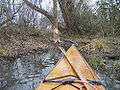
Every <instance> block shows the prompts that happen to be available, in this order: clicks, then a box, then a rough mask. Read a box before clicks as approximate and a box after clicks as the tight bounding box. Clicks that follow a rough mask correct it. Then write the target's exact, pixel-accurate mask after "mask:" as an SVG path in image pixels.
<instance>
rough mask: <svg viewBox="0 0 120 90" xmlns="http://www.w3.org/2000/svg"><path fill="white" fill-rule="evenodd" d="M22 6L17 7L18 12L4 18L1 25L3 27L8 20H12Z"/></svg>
mask: <svg viewBox="0 0 120 90" xmlns="http://www.w3.org/2000/svg"><path fill="white" fill-rule="evenodd" d="M21 8H22V5H21V6H20V7H19V8H18V9H17V11H16V12H14V13H13V14H12V15H11V17H9V18H7V19H6V20H4V21H3V22H2V23H1V24H0V27H2V26H3V25H4V24H6V23H7V22H9V21H11V20H12V19H13V17H14V16H15V14H16V13H18V11H19V10H20V9H21Z"/></svg>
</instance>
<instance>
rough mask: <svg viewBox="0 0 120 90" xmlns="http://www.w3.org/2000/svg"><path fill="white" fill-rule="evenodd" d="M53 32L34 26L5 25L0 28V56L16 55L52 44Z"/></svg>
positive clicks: (32, 51)
mask: <svg viewBox="0 0 120 90" xmlns="http://www.w3.org/2000/svg"><path fill="white" fill-rule="evenodd" d="M51 41H52V34H51V33H47V32H44V31H40V30H38V29H34V28H17V27H4V28H3V29H1V30H0V56H2V57H15V56H18V55H24V54H27V53H34V52H35V51H36V50H40V49H46V48H48V47H49V46H50V42H51Z"/></svg>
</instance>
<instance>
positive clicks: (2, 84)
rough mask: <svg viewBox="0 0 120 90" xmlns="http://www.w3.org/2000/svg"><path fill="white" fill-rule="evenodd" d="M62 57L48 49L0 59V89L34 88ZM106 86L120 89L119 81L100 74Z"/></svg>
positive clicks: (31, 89)
mask: <svg viewBox="0 0 120 90" xmlns="http://www.w3.org/2000/svg"><path fill="white" fill-rule="evenodd" d="M60 57H62V55H61V54H59V53H56V56H54V55H51V53H50V52H49V50H47V51H45V52H42V53H36V54H28V55H25V56H22V57H19V58H17V59H15V60H14V61H10V60H3V59H1V60H0V90H35V88H36V87H37V85H39V82H40V80H42V79H43V78H44V77H45V76H46V75H47V74H48V73H49V71H50V70H51V69H52V67H53V66H54V64H55V63H56V62H57V61H58V60H59V59H60ZM100 76H101V77H102V79H103V80H104V82H103V83H104V84H105V85H106V86H107V88H106V90H120V82H118V84H116V83H114V82H115V81H114V80H112V79H110V78H108V77H107V76H104V74H100Z"/></svg>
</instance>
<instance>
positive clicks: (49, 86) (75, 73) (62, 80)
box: [36, 46, 105, 90]
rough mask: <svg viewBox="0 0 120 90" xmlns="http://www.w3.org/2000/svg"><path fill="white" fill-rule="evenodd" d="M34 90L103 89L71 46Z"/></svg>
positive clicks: (96, 77) (90, 69) (89, 68)
mask: <svg viewBox="0 0 120 90" xmlns="http://www.w3.org/2000/svg"><path fill="white" fill-rule="evenodd" d="M62 52H63V53H64V51H62ZM36 90H105V88H104V87H103V85H102V84H101V83H100V82H99V77H98V76H97V74H96V73H95V72H94V71H93V70H92V68H91V67H90V66H89V65H88V63H87V62H86V60H85V59H84V58H83V57H82V56H81V55H80V53H79V52H78V50H77V49H76V47H75V46H71V47H70V48H69V49H68V51H67V52H66V53H64V58H63V59H62V60H59V62H58V63H57V64H56V66H55V67H54V68H53V70H52V71H51V72H50V73H49V74H48V76H47V77H46V78H45V80H43V81H41V83H40V85H38V87H37V88H36Z"/></svg>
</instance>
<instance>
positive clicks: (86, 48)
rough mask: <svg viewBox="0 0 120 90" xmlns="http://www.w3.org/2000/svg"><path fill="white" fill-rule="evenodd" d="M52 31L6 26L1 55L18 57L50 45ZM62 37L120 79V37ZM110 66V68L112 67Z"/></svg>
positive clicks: (0, 37)
mask: <svg viewBox="0 0 120 90" xmlns="http://www.w3.org/2000/svg"><path fill="white" fill-rule="evenodd" d="M52 38H53V37H52V33H51V32H48V31H40V30H35V29H33V28H29V29H28V28H27V29H25V28H17V27H13V26H12V27H5V28H3V29H1V30H0V56H1V57H16V56H18V55H24V54H27V53H35V52H36V51H37V50H39V49H46V48H49V47H50V46H51V45H52V44H51V42H52ZM61 40H62V41H64V42H65V44H64V45H67V43H66V42H68V44H69V43H74V44H76V46H77V48H78V50H79V51H80V52H81V53H82V54H83V56H84V57H85V58H86V59H87V60H88V61H89V63H90V64H91V66H92V67H93V68H95V69H96V70H100V71H104V72H105V73H106V74H111V73H113V74H114V75H113V74H112V75H113V76H114V77H115V78H116V79H117V80H120V37H93V38H89V37H86V36H82V37H81V36H79V35H71V36H66V35H61ZM109 70H110V71H109Z"/></svg>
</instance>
